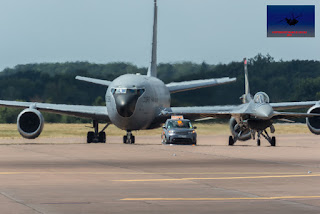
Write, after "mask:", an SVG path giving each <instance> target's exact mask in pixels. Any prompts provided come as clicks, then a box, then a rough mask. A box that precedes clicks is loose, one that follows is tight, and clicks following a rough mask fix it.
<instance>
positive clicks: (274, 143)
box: [270, 137, 276, 146]
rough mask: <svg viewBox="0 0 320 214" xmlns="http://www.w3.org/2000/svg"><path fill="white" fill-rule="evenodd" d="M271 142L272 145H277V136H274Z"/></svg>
mask: <svg viewBox="0 0 320 214" xmlns="http://www.w3.org/2000/svg"><path fill="white" fill-rule="evenodd" d="M270 144H271V146H276V137H272V139H271V143H270Z"/></svg>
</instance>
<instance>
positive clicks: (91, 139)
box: [87, 120, 110, 143]
mask: <svg viewBox="0 0 320 214" xmlns="http://www.w3.org/2000/svg"><path fill="white" fill-rule="evenodd" d="M109 125H110V124H109V123H107V125H106V126H105V127H104V128H103V129H102V130H101V132H99V123H98V121H96V120H94V121H93V128H94V132H88V134H87V143H105V142H106V133H105V132H104V130H106V128H107V127H108V126H109Z"/></svg>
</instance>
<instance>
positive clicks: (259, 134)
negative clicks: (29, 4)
mask: <svg viewBox="0 0 320 214" xmlns="http://www.w3.org/2000/svg"><path fill="white" fill-rule="evenodd" d="M261 135H262V136H263V137H264V138H265V139H266V140H267V141H268V142H269V143H270V145H271V146H276V137H270V136H269V134H268V132H267V131H266V130H264V131H258V138H257V146H260V144H261V141H260V138H261Z"/></svg>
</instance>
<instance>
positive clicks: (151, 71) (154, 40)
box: [148, 0, 158, 77]
mask: <svg viewBox="0 0 320 214" xmlns="http://www.w3.org/2000/svg"><path fill="white" fill-rule="evenodd" d="M157 24H158V6H157V0H154V17H153V33H152V53H151V65H150V67H149V69H148V76H151V77H156V76H157Z"/></svg>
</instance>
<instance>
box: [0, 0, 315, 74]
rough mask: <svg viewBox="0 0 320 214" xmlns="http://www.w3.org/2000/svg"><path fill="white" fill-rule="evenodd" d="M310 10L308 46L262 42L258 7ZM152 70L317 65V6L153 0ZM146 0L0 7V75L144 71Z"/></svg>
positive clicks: (148, 21)
mask: <svg viewBox="0 0 320 214" xmlns="http://www.w3.org/2000/svg"><path fill="white" fill-rule="evenodd" d="M272 4H310V5H316V32H315V34H316V37H315V38H267V36H266V35H267V33H266V31H267V27H266V22H267V21H266V11H267V9H266V7H267V5H272ZM158 7H159V17H158V62H179V61H192V62H196V63H199V62H202V61H206V62H207V63H210V64H216V63H219V62H222V63H228V62H231V61H240V60H241V59H242V58H243V57H253V56H255V55H256V54H257V53H262V54H266V53H269V54H270V55H271V56H273V57H275V58H276V59H277V60H278V59H281V58H282V59H284V60H291V59H314V60H319V58H320V39H319V29H320V26H319V25H320V21H319V20H320V19H319V13H320V11H319V9H320V1H319V0H303V1H295V0H291V1H286V0H158ZM152 18H153V0H0V70H2V69H4V68H6V67H14V66H15V65H17V64H26V63H41V62H66V61H89V62H94V63H108V62H115V61H116V62H119V61H122V62H131V63H133V64H136V65H138V66H145V67H147V66H149V62H150V52H151V35H152Z"/></svg>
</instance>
